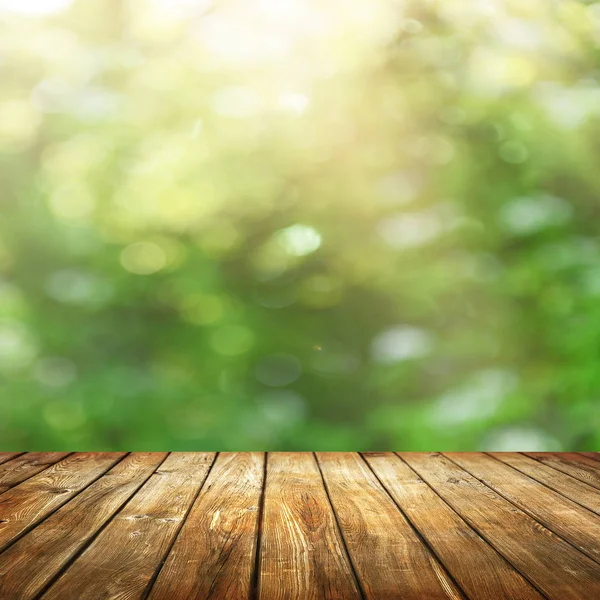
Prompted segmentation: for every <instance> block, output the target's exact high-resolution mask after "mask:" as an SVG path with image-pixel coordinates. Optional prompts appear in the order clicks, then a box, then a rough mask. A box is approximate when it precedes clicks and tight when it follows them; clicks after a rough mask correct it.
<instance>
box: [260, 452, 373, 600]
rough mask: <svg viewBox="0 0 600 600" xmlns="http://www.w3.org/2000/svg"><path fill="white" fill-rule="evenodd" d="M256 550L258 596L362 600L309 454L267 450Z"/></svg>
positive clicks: (272, 599)
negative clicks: (262, 511) (265, 479)
mask: <svg viewBox="0 0 600 600" xmlns="http://www.w3.org/2000/svg"><path fill="white" fill-rule="evenodd" d="M262 523H263V527H262V536H261V541H262V543H261V548H260V561H259V564H260V576H259V594H258V597H259V598H260V599H261V600H288V599H293V598H297V599H298V600H341V599H344V600H360V598H361V597H362V596H361V594H360V591H359V589H358V586H357V583H356V579H355V577H354V573H353V571H352V566H351V565H350V562H349V560H348V556H347V555H346V551H345V549H344V544H343V541H342V539H341V536H340V533H339V530H338V528H337V524H336V521H335V515H334V514H333V509H332V506H331V504H330V503H329V499H328V498H327V493H326V491H325V488H324V486H323V480H322V478H321V474H320V472H319V468H318V466H317V463H316V461H315V458H314V456H313V454H312V453H308V452H302V453H280V452H276V453H270V454H269V455H268V463H267V482H266V488H265V500H264V513H263V521H262Z"/></svg>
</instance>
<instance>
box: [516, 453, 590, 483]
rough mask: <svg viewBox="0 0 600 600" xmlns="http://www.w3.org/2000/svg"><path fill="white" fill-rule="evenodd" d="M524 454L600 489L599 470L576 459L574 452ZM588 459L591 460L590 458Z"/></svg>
mask: <svg viewBox="0 0 600 600" xmlns="http://www.w3.org/2000/svg"><path fill="white" fill-rule="evenodd" d="M525 454H526V455H527V456H531V457H532V458H535V459H536V460H539V461H540V462H541V463H543V464H545V465H548V466H549V467H552V468H553V469H557V470H558V471H562V472H563V473H566V474H567V475H570V476H571V477H575V479H579V481H583V483H587V484H588V485H591V486H592V487H595V488H596V489H599V490H600V472H599V471H598V469H597V468H596V466H595V465H594V464H593V463H592V464H591V465H590V464H586V463H582V462H581V461H579V460H577V458H576V457H577V455H576V454H575V453H567V452H565V453H561V454H554V453H546V452H525ZM588 460H590V461H593V459H592V458H590V459H588Z"/></svg>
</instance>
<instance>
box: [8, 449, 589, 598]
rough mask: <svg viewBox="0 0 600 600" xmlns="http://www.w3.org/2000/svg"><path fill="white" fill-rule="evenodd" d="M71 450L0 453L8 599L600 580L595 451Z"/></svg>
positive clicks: (533, 591) (415, 591) (555, 592)
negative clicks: (216, 451)
mask: <svg viewBox="0 0 600 600" xmlns="http://www.w3.org/2000/svg"><path fill="white" fill-rule="evenodd" d="M62 454H64V453H50V454H44V453H29V454H27V453H0V485H4V486H12V487H10V489H7V490H5V491H4V492H3V493H2V492H0V599H1V600H4V599H6V600H76V599H77V600H88V599H89V600H200V599H202V600H206V599H209V600H321V599H322V600H399V599H402V600H458V599H462V600H467V599H468V600H488V599H490V600H543V599H546V600H593V599H595V598H600V557H599V553H600V530H599V528H600V518H599V513H598V510H599V503H600V490H599V489H598V487H594V485H596V486H597V485H598V479H597V477H598V476H599V475H600V460H598V456H597V455H596V454H593V453H592V454H590V453H554V454H538V453H528V454H531V456H530V455H524V454H521V453H490V454H480V453H471V454H457V453H449V454H448V456H444V455H441V454H438V453H431V454H422V453H414V454H411V453H397V454H392V453H382V452H369V453H365V454H363V455H361V454H358V453H348V452H346V453H319V454H318V455H314V454H311V453H269V454H267V455H265V454H264V453H231V452H230V453H223V454H219V455H216V454H215V453H212V452H210V453H180V454H167V453H156V454H153V453H138V452H135V453H131V454H127V453H120V452H119V453H106V454H104V453H93V452H92V453H74V454H70V455H68V456H63V457H62V458H61V455H62ZM533 456H535V458H533ZM448 457H451V458H448ZM215 459H216V460H215Z"/></svg>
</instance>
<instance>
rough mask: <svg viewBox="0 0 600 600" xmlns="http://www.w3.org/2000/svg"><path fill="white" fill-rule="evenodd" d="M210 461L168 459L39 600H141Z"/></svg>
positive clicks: (201, 456)
mask: <svg viewBox="0 0 600 600" xmlns="http://www.w3.org/2000/svg"><path fill="white" fill-rule="evenodd" d="M213 459H214V454H212V453H191V452H190V453H174V454H170V455H169V457H168V458H167V459H166V460H165V462H164V463H163V464H162V465H161V468H160V469H159V470H157V471H156V472H155V473H154V474H153V475H152V476H151V477H150V479H149V480H148V481H147V482H146V483H145V484H144V485H143V486H142V487H141V488H140V490H139V491H138V492H137V493H136V494H135V496H133V498H132V499H131V500H130V501H129V502H128V503H127V504H126V505H125V507H124V508H123V509H122V510H121V511H120V512H119V513H118V514H117V515H116V516H115V517H114V518H113V519H112V521H111V522H110V523H109V524H108V525H107V526H106V528H105V529H104V530H103V531H102V532H101V533H100V535H99V536H98V537H97V538H96V539H95V540H94V541H93V542H92V544H91V545H90V546H89V547H88V548H87V549H86V550H85V551H84V552H83V554H81V556H79V558H78V559H77V560H76V561H75V562H74V563H73V564H72V565H71V566H70V567H69V568H68V569H67V570H66V571H65V573H64V574H63V575H62V576H61V577H60V578H59V579H58V580H57V581H56V582H55V583H54V584H53V585H52V586H51V587H50V589H49V590H48V591H47V592H46V593H45V594H44V595H43V596H42V597H43V598H44V599H45V600H82V599H84V598H85V599H86V600H87V599H88V598H89V599H90V600H92V599H93V600H96V599H98V600H100V599H105V598H106V599H108V598H111V599H112V598H114V599H117V598H127V600H138V599H142V598H144V597H145V595H146V591H147V589H148V587H149V586H150V585H151V583H152V580H153V577H154V575H155V573H156V572H157V570H158V568H159V566H160V564H161V561H162V560H163V559H164V558H165V556H166V554H167V552H168V551H169V549H170V548H171V545H172V543H173V540H174V538H175V535H176V534H177V532H178V531H179V528H180V526H181V524H182V523H183V520H184V518H185V516H186V514H187V512H188V510H189V508H190V506H191V504H192V502H193V501H194V499H195V498H196V496H197V494H198V492H199V490H200V488H201V487H202V484H203V483H204V480H205V477H206V474H207V472H208V470H209V469H210V466H211V464H212V462H213Z"/></svg>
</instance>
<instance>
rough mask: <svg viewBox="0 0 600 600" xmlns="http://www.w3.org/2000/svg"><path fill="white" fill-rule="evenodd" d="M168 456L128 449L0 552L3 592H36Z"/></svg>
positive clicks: (20, 598)
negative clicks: (92, 479) (90, 481)
mask: <svg viewBox="0 0 600 600" xmlns="http://www.w3.org/2000/svg"><path fill="white" fill-rule="evenodd" d="M165 457H166V453H165V452H156V453H154V452H136V453H133V454H130V455H129V456H127V457H125V458H124V459H123V460H122V461H121V462H119V463H117V464H116V465H115V466H114V467H113V468H112V469H111V470H110V471H109V472H108V473H106V474H105V475H104V476H103V477H101V478H100V479H98V480H97V481H96V482H94V483H92V484H91V485H90V486H89V487H88V488H86V489H85V490H84V491H83V492H81V493H80V494H79V495H78V496H76V497H75V498H74V499H73V500H71V502H68V503H67V504H65V505H64V506H63V507H62V508H60V509H59V510H57V511H56V512H55V513H54V514H52V515H51V516H50V517H48V518H47V519H46V520H45V521H43V522H42V523H40V524H39V525H38V526H37V527H36V528H35V529H33V530H32V531H30V532H29V533H28V534H26V535H25V536H23V537H22V538H21V539H20V540H18V541H17V542H16V543H14V544H13V545H12V546H10V547H9V548H8V549H7V550H5V552H4V553H3V554H1V555H0V598H11V600H32V599H33V598H36V597H37V596H38V594H39V593H40V592H41V591H42V590H43V589H44V588H45V587H46V586H47V585H48V583H50V582H51V581H52V579H53V578H54V577H55V576H56V575H57V574H58V573H59V571H60V570H61V569H62V568H63V567H64V566H65V565H67V564H68V563H69V561H70V560H72V559H73V557H75V556H76V555H77V554H78V552H79V551H80V550H81V549H82V548H83V547H84V546H85V545H86V544H87V543H88V541H89V540H90V539H91V538H92V536H93V535H94V534H95V533H96V532H97V531H98V530H99V529H100V528H101V527H102V526H103V525H104V524H105V523H106V522H107V521H108V520H109V519H110V518H111V517H112V516H113V515H114V514H115V513H116V512H117V511H118V510H119V508H120V507H121V506H122V505H123V503H124V502H126V501H127V500H128V499H129V498H130V497H131V496H132V495H133V494H134V493H135V492H136V491H137V490H138V489H139V487H140V486H141V485H142V484H143V483H144V482H145V481H146V480H147V479H148V477H150V475H151V474H152V472H153V471H154V470H155V469H156V467H158V465H160V463H161V462H162V461H163V460H164V458H165Z"/></svg>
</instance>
